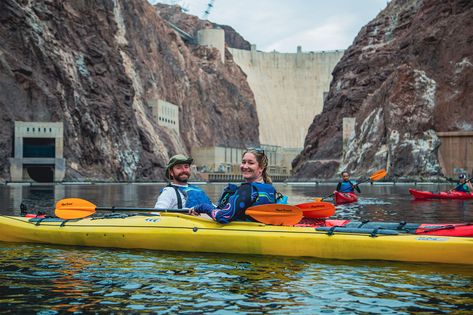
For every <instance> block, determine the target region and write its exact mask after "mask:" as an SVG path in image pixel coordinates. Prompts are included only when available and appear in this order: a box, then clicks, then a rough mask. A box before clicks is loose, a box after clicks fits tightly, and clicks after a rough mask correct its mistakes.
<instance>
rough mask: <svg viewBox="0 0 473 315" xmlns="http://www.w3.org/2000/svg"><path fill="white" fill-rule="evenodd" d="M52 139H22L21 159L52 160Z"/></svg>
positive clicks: (53, 151)
mask: <svg viewBox="0 0 473 315" xmlns="http://www.w3.org/2000/svg"><path fill="white" fill-rule="evenodd" d="M55 153H56V152H55V139H54V138H24V139H23V157H25V158H54V157H55V155H56V154H55Z"/></svg>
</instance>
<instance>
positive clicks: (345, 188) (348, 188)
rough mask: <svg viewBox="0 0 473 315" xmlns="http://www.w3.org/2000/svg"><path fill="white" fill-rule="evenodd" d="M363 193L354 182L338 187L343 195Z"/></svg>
mask: <svg viewBox="0 0 473 315" xmlns="http://www.w3.org/2000/svg"><path fill="white" fill-rule="evenodd" d="M355 189H356V191H357V192H359V193H360V192H361V191H360V188H359V187H358V186H356V182H352V181H351V180H347V181H342V182H339V183H338V185H337V191H338V192H341V193H348V192H355Z"/></svg>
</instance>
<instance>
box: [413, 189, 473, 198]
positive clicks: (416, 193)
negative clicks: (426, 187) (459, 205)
mask: <svg viewBox="0 0 473 315" xmlns="http://www.w3.org/2000/svg"><path fill="white" fill-rule="evenodd" d="M409 192H410V194H411V195H412V196H413V197H414V198H415V199H473V193H466V192H461V191H452V192H439V193H434V192H431V191H422V190H415V189H409Z"/></svg>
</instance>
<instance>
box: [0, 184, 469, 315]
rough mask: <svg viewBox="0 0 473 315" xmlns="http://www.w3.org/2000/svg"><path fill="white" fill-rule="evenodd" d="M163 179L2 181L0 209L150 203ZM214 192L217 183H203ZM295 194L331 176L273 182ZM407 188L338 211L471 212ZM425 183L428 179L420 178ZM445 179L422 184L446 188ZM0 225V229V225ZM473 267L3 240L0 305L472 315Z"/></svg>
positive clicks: (386, 189) (317, 190)
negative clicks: (303, 182) (74, 200)
mask: <svg viewBox="0 0 473 315" xmlns="http://www.w3.org/2000/svg"><path fill="white" fill-rule="evenodd" d="M163 187H164V184H146V185H145V184H116V185H55V186H33V187H30V186H26V187H14V186H0V198H1V201H2V205H3V208H2V209H1V210H0V212H1V213H2V214H16V215H18V214H19V205H20V203H21V202H23V203H25V204H26V205H27V206H28V208H29V209H30V210H31V211H38V210H42V211H44V210H47V211H48V212H49V214H52V213H53V209H54V204H55V202H56V201H58V200H60V199H62V198H67V197H79V198H84V199H87V200H89V201H91V202H93V203H95V204H97V205H99V206H113V205H115V206H124V207H135V206H139V207H152V206H153V205H154V203H155V200H156V196H157V194H158V193H159V191H160V189H162V188H163ZM202 187H203V188H204V190H206V192H207V193H208V194H209V196H210V197H211V198H212V199H213V200H217V198H218V197H219V195H220V193H221V191H222V190H223V187H224V185H223V184H213V185H203V186H202ZM276 187H277V190H278V191H281V192H282V193H284V194H286V195H288V196H289V200H290V202H291V203H293V204H296V203H299V202H305V201H310V200H312V199H313V198H314V197H320V196H326V195H329V194H330V193H331V192H332V191H333V188H334V187H332V185H319V186H315V185H311V186H290V185H284V184H278V185H276ZM408 188H409V187H408V186H405V185H396V186H376V185H373V186H371V185H365V186H363V187H362V194H361V195H360V199H359V202H358V203H355V204H348V205H343V206H338V207H337V212H336V215H335V217H336V218H340V219H351V220H363V219H369V220H372V221H374V220H376V221H402V220H406V221H409V222H427V223H444V222H452V223H453V222H468V221H473V211H472V208H473V202H472V201H459V200H433V201H422V202H417V201H414V200H412V198H411V196H410V195H409V193H408V191H407V189H408ZM423 188H424V187H423ZM446 189H447V186H445V187H442V186H438V185H435V186H432V187H430V186H429V187H425V190H446ZM0 233H1V232H0ZM472 282H473V267H471V266H451V265H438V264H412V263H409V264H408V263H389V262H342V261H328V260H317V259H304V258H298V259H295V258H284V257H260V256H236V255H212V254H208V255H205V254H197V253H188V254H185V253H166V252H153V251H139V250H136V251H133V250H115V249H93V248H77V247H66V246H64V247H59V246H57V247H56V246H40V245H21V244H7V243H0V309H2V310H15V312H18V313H22V312H27V313H31V312H42V313H44V314H46V313H48V314H52V313H55V312H56V313H64V312H101V313H110V312H122V313H123V312H139V311H146V312H155V313H158V314H169V313H186V312H187V313H192V314H197V313H211V312H217V313H225V312H226V313H243V314H247V313H251V314H266V313H276V314H278V313H280V314H288V313H296V312H297V313H302V314H317V313H333V314H341V313H346V314H374V313H389V314H409V313H458V314H468V313H469V312H470V311H471V309H472V308H473V289H472V288H473V286H472V284H473V283H472Z"/></svg>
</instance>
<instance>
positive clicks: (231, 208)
mask: <svg viewBox="0 0 473 315" xmlns="http://www.w3.org/2000/svg"><path fill="white" fill-rule="evenodd" d="M267 168H268V157H267V156H266V155H265V153H264V150H262V149H259V148H257V149H255V148H251V149H247V150H245V151H244V152H243V154H242V159H241V164H240V171H241V174H242V175H243V179H244V180H245V182H244V183H242V184H240V185H239V186H237V185H234V184H228V186H227V187H226V188H225V190H224V191H223V194H222V196H221V197H220V199H219V201H218V206H217V207H212V206H210V205H208V204H201V205H198V206H195V207H194V208H193V209H191V210H190V211H189V214H192V215H199V214H201V213H205V214H208V215H209V216H210V217H211V218H212V219H214V220H215V221H217V222H219V223H223V224H225V223H229V222H231V221H254V220H253V219H252V218H251V217H249V216H247V215H246V214H245V210H246V209H247V208H249V207H250V206H256V205H263V204H269V203H275V202H276V190H275V189H274V187H273V185H272V181H271V177H269V175H268V172H267Z"/></svg>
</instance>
